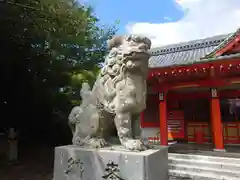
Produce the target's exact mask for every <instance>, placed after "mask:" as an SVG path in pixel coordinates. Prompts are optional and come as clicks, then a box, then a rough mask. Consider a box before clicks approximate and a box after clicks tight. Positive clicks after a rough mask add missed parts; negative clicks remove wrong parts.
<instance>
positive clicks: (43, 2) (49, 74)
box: [0, 0, 116, 131]
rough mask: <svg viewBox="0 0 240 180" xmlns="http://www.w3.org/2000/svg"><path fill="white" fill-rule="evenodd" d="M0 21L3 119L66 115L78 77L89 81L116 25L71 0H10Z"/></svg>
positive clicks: (39, 120)
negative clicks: (107, 24)
mask: <svg viewBox="0 0 240 180" xmlns="http://www.w3.org/2000/svg"><path fill="white" fill-rule="evenodd" d="M0 22H1V24H2V25H1V26H0V33H1V37H0V47H1V61H0V63H1V64H0V65H1V66H0V68H1V72H0V73H1V74H0V80H1V84H2V86H3V88H1V95H0V102H1V108H2V110H3V112H4V114H5V116H6V117H7V119H6V120H5V121H4V122H3V124H4V123H5V126H7V125H11V126H18V127H20V128H23V127H26V125H29V126H31V127H33V126H35V125H38V127H39V128H40V127H41V126H44V127H45V125H46V124H49V123H52V121H51V120H52V119H53V117H54V114H55V115H57V119H59V118H60V117H62V118H63V119H65V120H66V117H67V114H68V113H69V111H70V109H71V107H72V105H73V104H72V103H74V104H75V103H79V101H78V99H79V95H78V92H79V90H80V87H81V83H82V82H84V81H89V82H90V84H92V83H93V81H94V79H95V77H96V74H97V72H98V64H99V63H100V62H102V61H103V57H104V55H105V53H106V40H107V39H108V38H110V37H111V36H113V35H114V33H115V32H116V29H115V26H110V27H104V26H100V25H98V23H99V19H97V18H96V17H95V16H94V15H93V11H92V9H91V8H90V7H85V6H82V5H81V4H79V3H77V1H72V0H61V1H60V0H21V1H20V0H19V1H18V0H15V1H11V0H8V1H7V2H6V3H1V4H0ZM9 114H11V116H9ZM20 119H21V120H20ZM32 129H33V130H34V128H32ZM35 131H36V130H35Z"/></svg>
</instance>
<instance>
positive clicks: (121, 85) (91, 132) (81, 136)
mask: <svg viewBox="0 0 240 180" xmlns="http://www.w3.org/2000/svg"><path fill="white" fill-rule="evenodd" d="M108 46H109V54H108V55H107V56H106V59H105V62H104V64H103V67H102V69H101V71H100V73H99V75H98V78H97V80H96V82H95V84H94V86H93V88H92V90H91V89H90V87H89V86H88V84H86V83H84V84H83V85H82V90H81V96H82V104H81V105H80V106H77V107H74V108H73V110H72V111H71V113H70V115H69V125H70V127H71V129H72V132H73V139H72V141H73V144H74V145H77V146H83V147H92V148H100V147H104V146H105V145H106V144H107V142H106V141H105V140H106V139H108V138H109V137H111V136H112V134H111V132H112V130H113V129H116V130H117V135H118V137H119V140H120V142H121V144H122V145H123V146H124V147H125V148H126V149H130V150H140V151H141V150H145V149H146V147H145V146H144V144H143V142H142V141H141V140H139V139H133V138H132V127H131V126H132V125H131V124H132V121H133V117H134V116H135V115H138V114H139V113H140V112H142V111H143V110H144V109H145V107H146V92H147V86H146V79H147V75H148V59H149V57H150V54H149V52H148V51H149V49H150V47H151V41H150V40H149V39H148V38H146V37H141V36H133V35H130V36H116V37H114V38H113V39H111V40H110V41H109V43H108Z"/></svg>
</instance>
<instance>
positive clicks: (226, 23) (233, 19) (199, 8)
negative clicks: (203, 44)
mask: <svg viewBox="0 0 240 180" xmlns="http://www.w3.org/2000/svg"><path fill="white" fill-rule="evenodd" d="M176 5H178V6H180V7H181V10H182V11H184V12H186V14H185V16H184V17H183V18H182V19H180V20H179V21H176V22H166V23H160V24H151V23H148V22H139V23H134V24H133V23H132V24H128V25H127V26H126V30H127V32H128V33H133V34H141V35H146V36H148V37H150V38H151V39H152V43H153V46H160V45H166V44H173V43H179V42H183V41H188V40H194V39H199V38H205V37H209V36H214V35H220V34H225V33H231V32H234V31H235V30H236V29H237V28H239V27H240V0H176Z"/></svg>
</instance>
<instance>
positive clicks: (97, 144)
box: [88, 138, 107, 148]
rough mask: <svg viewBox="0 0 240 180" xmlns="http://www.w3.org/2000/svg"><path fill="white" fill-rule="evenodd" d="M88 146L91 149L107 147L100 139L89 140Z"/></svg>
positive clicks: (103, 140)
mask: <svg viewBox="0 0 240 180" xmlns="http://www.w3.org/2000/svg"><path fill="white" fill-rule="evenodd" d="M88 144H89V146H90V147H91V148H102V147H105V146H106V145H107V142H106V141H105V139H102V138H99V139H98V138H91V139H89V142H88Z"/></svg>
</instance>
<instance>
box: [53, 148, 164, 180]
mask: <svg viewBox="0 0 240 180" xmlns="http://www.w3.org/2000/svg"><path fill="white" fill-rule="evenodd" d="M110 179H111V180H168V149H167V147H160V148H159V149H157V150H146V151H142V152H131V151H127V150H126V149H124V148H120V147H118V146H114V147H112V148H107V147H106V148H101V149H88V148H81V147H77V146H74V145H71V146H61V147H56V148H55V161H54V178H53V180H110Z"/></svg>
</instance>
